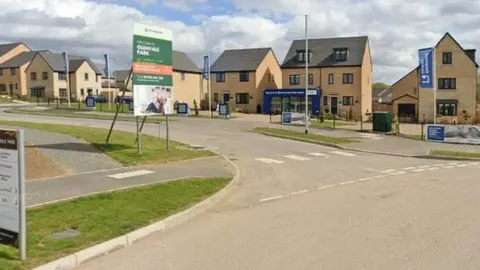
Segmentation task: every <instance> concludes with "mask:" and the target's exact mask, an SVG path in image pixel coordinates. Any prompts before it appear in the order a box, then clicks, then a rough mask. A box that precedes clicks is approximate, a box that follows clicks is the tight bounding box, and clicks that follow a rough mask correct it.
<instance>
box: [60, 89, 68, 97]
mask: <svg viewBox="0 0 480 270" xmlns="http://www.w3.org/2000/svg"><path fill="white" fill-rule="evenodd" d="M58 94H59V96H60V97H66V96H67V89H66V88H60V89H58Z"/></svg>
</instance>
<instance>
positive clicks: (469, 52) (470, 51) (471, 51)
mask: <svg viewBox="0 0 480 270" xmlns="http://www.w3.org/2000/svg"><path fill="white" fill-rule="evenodd" d="M447 36H449V37H450V38H451V39H452V40H453V42H455V43H456V44H457V46H458V47H460V49H461V50H462V51H463V52H464V53H465V54H466V55H467V56H468V58H470V60H472V62H473V63H474V64H475V67H477V68H478V67H479V66H478V64H477V62H475V52H476V50H474V49H470V50H465V49H463V47H462V45H460V43H458V41H457V40H456V39H455V38H454V37H453V36H452V35H451V34H450V33H449V32H446V33H445V35H443V37H442V38H441V39H440V40H439V41H438V43H437V45H435V48H436V47H438V45H439V44H440V42H442V40H443V39H444V38H446V37H447ZM472 56H473V57H472Z"/></svg>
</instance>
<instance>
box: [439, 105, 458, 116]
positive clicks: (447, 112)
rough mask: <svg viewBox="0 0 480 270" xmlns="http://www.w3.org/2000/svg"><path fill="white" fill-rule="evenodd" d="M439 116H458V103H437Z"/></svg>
mask: <svg viewBox="0 0 480 270" xmlns="http://www.w3.org/2000/svg"><path fill="white" fill-rule="evenodd" d="M437 114H440V115H444V116H455V115H457V103H456V102H453V101H448V102H443V101H440V102H438V101H437Z"/></svg>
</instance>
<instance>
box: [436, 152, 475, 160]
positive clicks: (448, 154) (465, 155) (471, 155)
mask: <svg viewBox="0 0 480 270" xmlns="http://www.w3.org/2000/svg"><path fill="white" fill-rule="evenodd" d="M428 155H429V156H440V157H453V158H478V159H480V153H470V152H457V151H443V150H431V151H430V152H429V153H428Z"/></svg>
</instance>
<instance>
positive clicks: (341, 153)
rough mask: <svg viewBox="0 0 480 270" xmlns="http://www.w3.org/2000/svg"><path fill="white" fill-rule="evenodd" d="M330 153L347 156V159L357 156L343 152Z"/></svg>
mask: <svg viewBox="0 0 480 270" xmlns="http://www.w3.org/2000/svg"><path fill="white" fill-rule="evenodd" d="M330 153H331V154H336V155H341V156H346V157H353V156H356V155H355V154H352V153H347V152H342V151H331V152H330Z"/></svg>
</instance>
